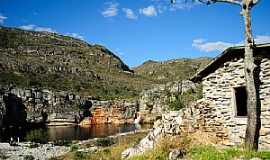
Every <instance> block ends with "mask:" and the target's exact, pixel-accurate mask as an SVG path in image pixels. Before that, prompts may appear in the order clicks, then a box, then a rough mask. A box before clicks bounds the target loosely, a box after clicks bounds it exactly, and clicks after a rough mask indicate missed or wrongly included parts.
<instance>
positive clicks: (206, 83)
mask: <svg viewBox="0 0 270 160" xmlns="http://www.w3.org/2000/svg"><path fill="white" fill-rule="evenodd" d="M243 57H244V47H243V46H238V47H231V48H228V49H226V50H225V51H224V52H223V53H222V54H220V55H219V56H218V57H216V58H215V59H214V60H213V61H212V62H210V64H209V65H207V66H206V67H205V68H204V69H202V70H200V71H199V72H198V73H197V74H196V75H194V76H193V77H192V78H191V80H192V81H193V82H202V86H203V99H205V100H206V101H207V102H210V103H211V104H213V105H214V107H215V110H214V112H212V114H214V115H215V116H213V118H212V119H215V120H218V121H219V122H222V124H221V125H222V127H223V132H226V138H227V140H228V141H229V143H232V144H240V143H242V142H243V140H244V137H245V130H246V124H247V103H246V102H247V93H246V89H245V87H246V86H245V76H244V59H243ZM255 62H256V63H257V64H258V65H259V66H260V67H259V70H257V72H256V75H257V76H256V77H257V81H256V82H257V83H256V84H257V85H258V88H259V93H260V102H261V131H260V139H259V148H261V149H270V44H260V45H257V47H256V49H255Z"/></svg>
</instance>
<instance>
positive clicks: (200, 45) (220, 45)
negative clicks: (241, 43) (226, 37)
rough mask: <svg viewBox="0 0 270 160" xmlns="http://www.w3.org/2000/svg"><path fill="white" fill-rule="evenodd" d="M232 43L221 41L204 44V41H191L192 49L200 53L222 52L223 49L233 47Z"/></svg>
mask: <svg viewBox="0 0 270 160" xmlns="http://www.w3.org/2000/svg"><path fill="white" fill-rule="evenodd" d="M233 45H234V44H232V43H226V42H222V41H217V42H206V40H204V39H195V40H193V43H192V47H195V48H197V49H199V50H200V51H202V52H212V51H223V50H224V49H226V48H228V47H230V46H233Z"/></svg>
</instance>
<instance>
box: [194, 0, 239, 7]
mask: <svg viewBox="0 0 270 160" xmlns="http://www.w3.org/2000/svg"><path fill="white" fill-rule="evenodd" d="M198 1H199V2H201V3H205V4H207V5H209V4H212V3H216V2H222V3H230V4H235V5H238V6H241V5H242V3H241V1H237V0H206V1H205V0H198Z"/></svg>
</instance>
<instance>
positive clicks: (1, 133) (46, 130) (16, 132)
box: [0, 124, 152, 143]
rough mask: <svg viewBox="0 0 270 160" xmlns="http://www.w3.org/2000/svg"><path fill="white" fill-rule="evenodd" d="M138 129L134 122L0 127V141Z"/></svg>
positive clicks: (66, 138)
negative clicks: (26, 127)
mask: <svg viewBox="0 0 270 160" xmlns="http://www.w3.org/2000/svg"><path fill="white" fill-rule="evenodd" d="M150 127H152V125H142V126H140V129H149V128H150ZM136 129H138V128H137V127H136V126H135V125H134V124H122V125H113V124H102V125H92V126H87V127H80V126H61V127H60V126H57V127H48V126H44V127H35V128H30V129H15V128H8V129H2V130H1V129H0V141H1V142H8V141H9V140H10V138H11V137H13V138H14V139H15V140H16V141H17V138H18V137H19V139H20V141H31V142H39V143H48V142H50V141H71V140H86V139H92V138H97V137H107V136H111V135H115V134H118V133H125V132H130V131H134V130H136Z"/></svg>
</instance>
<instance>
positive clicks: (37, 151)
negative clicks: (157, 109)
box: [0, 129, 149, 160]
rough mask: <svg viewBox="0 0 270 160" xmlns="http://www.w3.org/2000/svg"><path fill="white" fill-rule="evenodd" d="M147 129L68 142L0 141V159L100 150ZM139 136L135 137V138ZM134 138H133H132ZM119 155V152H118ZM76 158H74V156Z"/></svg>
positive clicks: (41, 158)
mask: <svg viewBox="0 0 270 160" xmlns="http://www.w3.org/2000/svg"><path fill="white" fill-rule="evenodd" d="M148 131H149V130H148V129H146V130H138V131H131V132H126V133H119V134H116V135H112V136H108V137H105V138H93V139H89V140H82V141H72V142H71V141H70V142H68V143H63V142H62V143H61V142H58V143H53V142H49V143H48V144H40V143H30V142H25V143H18V144H17V145H16V146H10V144H9V143H0V159H7V160H24V159H27V158H28V159H39V160H47V159H60V158H61V159H65V157H68V156H69V155H70V154H71V153H74V152H75V151H76V154H77V156H80V155H78V154H81V155H84V154H87V153H90V152H93V151H97V150H102V148H104V147H107V146H110V145H112V144H114V143H116V142H119V141H123V139H129V138H130V137H132V140H135V141H134V142H137V141H138V140H140V139H141V138H143V137H144V136H145V135H146V133H147V132H148ZM135 137H137V138H140V139H137V140H136V138H135ZM134 138H135V139H134ZM119 155H120V152H119ZM75 159H76V158H75Z"/></svg>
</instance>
